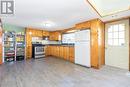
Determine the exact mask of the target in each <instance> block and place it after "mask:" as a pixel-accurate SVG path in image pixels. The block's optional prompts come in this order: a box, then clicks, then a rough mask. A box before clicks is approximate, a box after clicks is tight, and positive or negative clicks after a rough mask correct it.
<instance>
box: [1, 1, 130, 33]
mask: <svg viewBox="0 0 130 87" xmlns="http://www.w3.org/2000/svg"><path fill="white" fill-rule="evenodd" d="M122 4H123V3H122ZM125 13H126V14H124V13H123V14H118V15H117V16H114V17H113V16H107V17H103V18H101V17H100V16H99V15H98V14H97V13H96V11H95V10H94V9H93V8H92V7H91V5H90V4H89V3H88V2H87V1H86V0H15V14H14V15H12V16H2V17H1V18H2V21H3V23H8V24H13V25H17V26H22V27H34V28H42V29H46V30H51V31H53V30H60V29H66V28H70V27H73V26H74V25H75V24H76V23H80V22H83V21H87V20H90V19H94V18H100V19H102V20H103V21H108V20H110V19H114V18H118V17H120V15H121V17H122V16H126V15H130V11H129V12H125ZM114 15H115V14H114ZM45 24H47V25H48V26H47V27H45V26H44V25H45Z"/></svg>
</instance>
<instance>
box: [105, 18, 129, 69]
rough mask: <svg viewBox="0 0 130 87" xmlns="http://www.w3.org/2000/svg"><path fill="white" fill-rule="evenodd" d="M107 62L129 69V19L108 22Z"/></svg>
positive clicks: (106, 36)
mask: <svg viewBox="0 0 130 87" xmlns="http://www.w3.org/2000/svg"><path fill="white" fill-rule="evenodd" d="M105 63H106V65H109V66H114V67H118V68H122V69H127V70H129V19H125V20H121V21H116V22H111V23H106V25H105Z"/></svg>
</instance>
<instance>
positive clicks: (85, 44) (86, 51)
mask: <svg viewBox="0 0 130 87" xmlns="http://www.w3.org/2000/svg"><path fill="white" fill-rule="evenodd" d="M75 63H76V64H79V65H82V66H86V67H91V63H90V30H82V31H78V32H75Z"/></svg>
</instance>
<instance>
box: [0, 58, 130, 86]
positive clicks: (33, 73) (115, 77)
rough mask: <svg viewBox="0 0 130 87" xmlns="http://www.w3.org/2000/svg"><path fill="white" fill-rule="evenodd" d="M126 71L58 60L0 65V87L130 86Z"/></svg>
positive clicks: (50, 59)
mask: <svg viewBox="0 0 130 87" xmlns="http://www.w3.org/2000/svg"><path fill="white" fill-rule="evenodd" d="M126 72H127V71H126V70H123V69H118V68H114V67H110V66H104V67H103V68H102V69H100V70H96V69H92V68H86V67H82V66H79V65H75V64H73V63H70V62H67V61H64V60H62V59H58V58H52V57H48V58H44V59H36V60H28V61H22V62H14V63H7V64H3V65H0V87H130V77H128V76H126Z"/></svg>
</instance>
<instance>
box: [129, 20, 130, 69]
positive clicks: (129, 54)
mask: <svg viewBox="0 0 130 87" xmlns="http://www.w3.org/2000/svg"><path fill="white" fill-rule="evenodd" d="M129 71H130V18H129Z"/></svg>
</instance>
